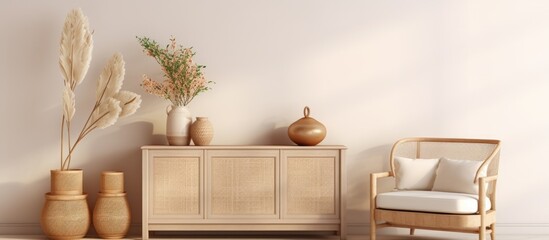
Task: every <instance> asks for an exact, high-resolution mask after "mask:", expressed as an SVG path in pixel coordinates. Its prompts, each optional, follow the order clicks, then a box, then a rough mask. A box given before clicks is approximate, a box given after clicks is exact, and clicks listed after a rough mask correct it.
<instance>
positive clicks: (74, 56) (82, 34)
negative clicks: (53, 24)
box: [59, 9, 93, 90]
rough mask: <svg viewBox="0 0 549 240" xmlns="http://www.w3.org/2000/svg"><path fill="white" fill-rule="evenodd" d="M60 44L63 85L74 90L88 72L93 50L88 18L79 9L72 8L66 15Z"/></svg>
mask: <svg viewBox="0 0 549 240" xmlns="http://www.w3.org/2000/svg"><path fill="white" fill-rule="evenodd" d="M60 45H61V46H60V56H59V67H60V68H61V73H62V74H63V78H64V80H65V85H66V86H70V88H71V90H74V88H75V87H76V85H78V84H80V83H81V82H82V80H83V79H84V76H86V73H87V72H88V68H89V66H90V61H91V53H92V50H93V38H92V34H91V32H90V29H89V23H88V18H87V17H86V16H84V14H83V13H82V10H81V9H74V10H72V11H70V12H69V14H68V15H67V18H66V19H65V25H64V26H63V32H62V33H61V44H60Z"/></svg>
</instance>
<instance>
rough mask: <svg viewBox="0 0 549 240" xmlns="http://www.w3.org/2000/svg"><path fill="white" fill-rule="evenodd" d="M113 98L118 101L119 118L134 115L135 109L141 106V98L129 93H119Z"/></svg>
mask: <svg viewBox="0 0 549 240" xmlns="http://www.w3.org/2000/svg"><path fill="white" fill-rule="evenodd" d="M114 98H116V99H118V100H119V101H120V107H121V108H122V112H121V113H120V117H125V116H129V115H132V114H134V113H135V111H137V109H138V108H139V107H140V106H141V96H140V95H139V94H137V93H134V92H130V91H120V92H118V93H117V94H116V95H115V96H114Z"/></svg>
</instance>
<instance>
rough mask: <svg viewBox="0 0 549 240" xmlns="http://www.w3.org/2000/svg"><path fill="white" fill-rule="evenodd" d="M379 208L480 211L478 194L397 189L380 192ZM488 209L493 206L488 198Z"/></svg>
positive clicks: (423, 210) (436, 211)
mask: <svg viewBox="0 0 549 240" xmlns="http://www.w3.org/2000/svg"><path fill="white" fill-rule="evenodd" d="M376 206H377V208H384V209H393V210H405V211H417V212H435V213H452V214H473V213H476V212H477V211H478V195H474V194H465V193H450V192H436V191H395V192H387V193H381V194H378V195H377V197H376ZM484 206H485V207H486V210H488V209H490V208H491V203H490V199H488V198H486V204H485V205H484Z"/></svg>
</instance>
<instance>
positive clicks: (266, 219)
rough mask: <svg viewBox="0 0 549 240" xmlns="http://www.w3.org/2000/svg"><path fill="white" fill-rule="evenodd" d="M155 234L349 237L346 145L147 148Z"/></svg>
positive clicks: (147, 213) (149, 213)
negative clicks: (292, 233)
mask: <svg viewBox="0 0 549 240" xmlns="http://www.w3.org/2000/svg"><path fill="white" fill-rule="evenodd" d="M141 149H142V151H143V239H148V238H149V232H150V231H193V232H195V231H268V232H275V231H300V232H307V231H309V232H333V233H334V234H337V235H338V236H339V237H340V239H345V236H346V230H345V205H346V201H345V197H346V191H347V187H346V184H347V181H346V174H345V172H346V171H345V149H346V148H345V147H344V146H314V147H300V146H144V147H142V148H141Z"/></svg>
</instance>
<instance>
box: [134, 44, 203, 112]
mask: <svg viewBox="0 0 549 240" xmlns="http://www.w3.org/2000/svg"><path fill="white" fill-rule="evenodd" d="M137 39H138V41H139V43H140V44H141V46H142V47H143V48H144V49H143V52H145V53H146V54H147V55H149V56H151V57H153V58H154V59H155V60H156V62H158V64H160V66H161V67H162V71H163V72H164V78H165V79H164V81H163V82H162V83H159V82H156V81H154V80H152V79H151V78H149V77H148V76H147V75H145V74H144V75H143V83H142V84H141V86H142V87H143V88H144V89H145V91H146V92H147V93H150V94H153V95H156V96H159V97H163V98H165V99H168V100H170V101H171V102H172V105H174V106H187V105H188V104H189V103H190V102H191V101H192V100H193V99H194V97H196V95H198V94H199V93H201V92H204V91H207V90H209V89H211V88H210V87H208V84H210V83H213V82H212V81H206V79H205V78H204V74H203V73H202V69H203V68H205V67H206V66H203V65H197V64H196V63H194V61H193V59H192V58H193V56H194V55H195V54H196V53H194V52H193V51H192V48H184V47H183V46H181V45H177V42H176V40H175V37H171V38H170V44H168V45H167V46H166V47H165V48H161V47H160V46H159V45H158V43H157V42H156V41H154V40H151V39H149V38H147V37H137Z"/></svg>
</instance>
